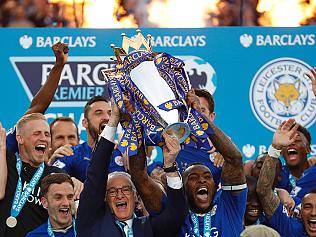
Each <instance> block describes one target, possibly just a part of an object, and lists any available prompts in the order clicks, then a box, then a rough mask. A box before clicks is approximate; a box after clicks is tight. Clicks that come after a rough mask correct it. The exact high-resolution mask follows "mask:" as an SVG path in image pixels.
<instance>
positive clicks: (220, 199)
mask: <svg viewBox="0 0 316 237" xmlns="http://www.w3.org/2000/svg"><path fill="white" fill-rule="evenodd" d="M247 192H248V189H245V190H242V191H241V192H240V193H239V194H237V195H235V194H233V193H232V192H231V191H224V190H219V191H218V192H217V193H216V195H215V197H214V200H213V207H212V210H211V211H210V212H211V235H210V237H219V236H223V237H226V236H229V237H239V236H240V233H241V232H242V231H243V229H244V228H243V223H242V222H243V218H244V213H245V211H246V201H247ZM198 221H199V231H200V235H201V236H203V232H204V217H203V216H198ZM193 228H194V225H193V221H192V218H191V216H190V215H188V216H187V218H186V219H185V221H184V223H183V225H182V227H181V231H180V233H179V237H193V236H195V234H194V231H193ZM195 237H196V236H195Z"/></svg>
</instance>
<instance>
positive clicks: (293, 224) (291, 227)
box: [267, 202, 305, 237]
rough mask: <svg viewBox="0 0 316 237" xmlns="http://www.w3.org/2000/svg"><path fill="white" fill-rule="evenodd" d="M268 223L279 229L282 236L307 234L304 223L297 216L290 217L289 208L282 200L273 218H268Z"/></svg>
mask: <svg viewBox="0 0 316 237" xmlns="http://www.w3.org/2000/svg"><path fill="white" fill-rule="evenodd" d="M267 225H268V226H270V227H272V228H273V229H275V230H277V231H278V232H279V233H280V235H281V236H288V237H301V236H302V237H303V236H305V235H304V227H303V223H302V222H301V221H300V220H299V219H297V218H292V217H288V214H287V210H286V208H285V207H284V205H283V203H282V202H280V205H279V207H278V208H277V209H276V210H275V212H274V214H273V216H272V217H271V219H270V220H267Z"/></svg>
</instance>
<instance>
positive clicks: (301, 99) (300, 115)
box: [249, 58, 316, 131]
mask: <svg viewBox="0 0 316 237" xmlns="http://www.w3.org/2000/svg"><path fill="white" fill-rule="evenodd" d="M310 68H311V66H309V65H308V64H307V63H305V62H303V61H301V60H298V59H296V58H278V59H275V60H272V61H270V62H268V63H266V64H265V65H263V66H262V67H261V68H260V69H259V70H258V72H257V73H256V75H255V76H254V78H253V80H252V83H251V87H250V92H249V97H250V98H249V99H250V104H251V108H252V111H253V113H254V115H255V116H256V118H257V119H258V120H259V122H260V123H261V124H263V125H264V126H265V127H266V128H268V129H269V130H271V131H275V130H276V129H277V128H278V126H279V125H280V124H281V123H282V122H283V121H284V120H287V119H288V118H294V119H295V120H296V121H297V122H298V123H300V124H301V125H302V126H304V127H307V128H308V127H309V126H311V125H312V124H313V123H314V121H315V119H316V99H315V96H314V95H313V92H312V86H311V82H310V79H309V78H308V77H306V76H305V73H308V72H309V69H310Z"/></svg>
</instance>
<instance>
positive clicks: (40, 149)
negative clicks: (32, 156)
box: [35, 143, 47, 155]
mask: <svg viewBox="0 0 316 237" xmlns="http://www.w3.org/2000/svg"><path fill="white" fill-rule="evenodd" d="M46 149H47V144H45V143H39V144H37V145H35V151H36V152H37V153H38V154H39V155H44V154H45V152H46Z"/></svg>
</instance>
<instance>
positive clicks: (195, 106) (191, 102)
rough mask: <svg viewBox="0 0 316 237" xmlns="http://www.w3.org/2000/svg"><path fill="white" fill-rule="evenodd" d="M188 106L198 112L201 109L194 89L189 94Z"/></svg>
mask: <svg viewBox="0 0 316 237" xmlns="http://www.w3.org/2000/svg"><path fill="white" fill-rule="evenodd" d="M187 104H188V106H189V107H192V108H193V109H196V110H198V111H200V109H201V105H200V100H199V97H198V96H197V95H196V94H195V92H194V89H191V90H190V91H189V92H188V94H187Z"/></svg>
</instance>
